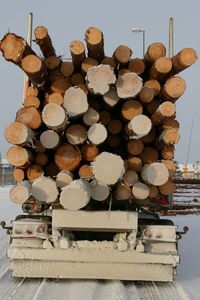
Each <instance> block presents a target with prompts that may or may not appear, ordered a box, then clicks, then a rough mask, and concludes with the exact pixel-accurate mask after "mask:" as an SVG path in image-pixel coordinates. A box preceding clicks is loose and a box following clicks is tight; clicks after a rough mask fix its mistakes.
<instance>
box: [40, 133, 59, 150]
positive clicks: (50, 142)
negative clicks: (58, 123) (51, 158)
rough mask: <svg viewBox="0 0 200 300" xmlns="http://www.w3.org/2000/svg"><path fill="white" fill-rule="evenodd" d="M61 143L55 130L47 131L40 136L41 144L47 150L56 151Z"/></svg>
mask: <svg viewBox="0 0 200 300" xmlns="http://www.w3.org/2000/svg"><path fill="white" fill-rule="evenodd" d="M59 141H60V138H59V135H58V134H57V132H55V131H53V130H45V131H43V133H42V134H41V135H40V142H41V144H42V146H43V147H44V148H46V149H55V148H56V147H57V146H58V144H59Z"/></svg>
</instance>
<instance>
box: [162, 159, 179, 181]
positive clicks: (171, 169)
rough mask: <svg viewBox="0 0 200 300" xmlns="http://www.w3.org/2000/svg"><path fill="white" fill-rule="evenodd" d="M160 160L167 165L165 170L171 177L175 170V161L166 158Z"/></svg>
mask: <svg viewBox="0 0 200 300" xmlns="http://www.w3.org/2000/svg"><path fill="white" fill-rule="evenodd" d="M161 162H162V163H163V164H164V165H165V166H166V167H167V170H168V172H169V177H172V176H173V175H174V174H175V172H176V165H175V163H174V162H173V161H172V160H166V159H163V160H162V161H161Z"/></svg>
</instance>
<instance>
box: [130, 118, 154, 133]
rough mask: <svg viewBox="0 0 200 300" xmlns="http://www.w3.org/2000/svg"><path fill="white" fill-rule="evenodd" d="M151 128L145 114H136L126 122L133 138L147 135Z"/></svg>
mask: <svg viewBox="0 0 200 300" xmlns="http://www.w3.org/2000/svg"><path fill="white" fill-rule="evenodd" d="M151 128H152V123H151V120H150V119H149V118H148V117H147V116H145V115H139V116H136V117H134V118H133V119H132V120H131V121H130V122H129V123H128V129H129V130H130V131H131V136H132V137H133V138H134V139H140V138H142V137H143V136H145V135H147V134H148V133H149V132H150V130H151Z"/></svg>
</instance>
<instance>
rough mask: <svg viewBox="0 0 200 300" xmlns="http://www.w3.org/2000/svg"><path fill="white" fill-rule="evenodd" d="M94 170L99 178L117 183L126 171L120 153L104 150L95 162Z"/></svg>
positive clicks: (107, 182)
mask: <svg viewBox="0 0 200 300" xmlns="http://www.w3.org/2000/svg"><path fill="white" fill-rule="evenodd" d="M93 172H94V176H95V178H96V179H97V180H99V181H101V182H103V183H106V184H108V185H112V184H115V183H116V182H117V181H118V180H119V179H120V178H122V177H123V175H124V173H125V168H124V161H123V160H122V158H121V157H120V156H118V155H115V154H112V153H108V152H102V153H101V154H99V155H98V156H97V157H96V158H95V160H94V162H93Z"/></svg>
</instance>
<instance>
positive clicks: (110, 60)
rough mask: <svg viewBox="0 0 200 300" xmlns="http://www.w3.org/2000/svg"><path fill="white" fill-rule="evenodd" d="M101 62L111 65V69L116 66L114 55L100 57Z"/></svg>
mask: <svg viewBox="0 0 200 300" xmlns="http://www.w3.org/2000/svg"><path fill="white" fill-rule="evenodd" d="M101 64H102V65H109V66H111V67H112V68H113V69H115V68H116V65H117V64H116V61H115V59H114V57H109V56H106V57H104V58H103V59H102V61H101Z"/></svg>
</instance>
